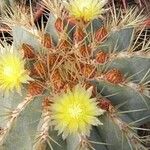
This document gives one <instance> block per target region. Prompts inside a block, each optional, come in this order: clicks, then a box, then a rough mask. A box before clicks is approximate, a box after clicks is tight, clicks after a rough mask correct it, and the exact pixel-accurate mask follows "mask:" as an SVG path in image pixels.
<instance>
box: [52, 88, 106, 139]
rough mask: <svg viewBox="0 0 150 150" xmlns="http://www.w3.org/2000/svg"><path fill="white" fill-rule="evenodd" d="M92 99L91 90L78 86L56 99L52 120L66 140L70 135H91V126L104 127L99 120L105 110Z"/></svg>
mask: <svg viewBox="0 0 150 150" xmlns="http://www.w3.org/2000/svg"><path fill="white" fill-rule="evenodd" d="M90 97H91V90H89V89H88V90H85V89H84V88H83V87H82V86H80V85H77V86H76V87H75V88H74V89H73V90H72V91H68V92H67V93H64V94H62V95H61V96H58V97H56V99H54V104H53V105H52V118H53V121H54V124H55V129H56V130H58V133H59V134H61V133H62V137H63V138H64V139H65V138H66V137H67V136H68V135H72V134H73V135H74V134H81V135H87V136H88V135H89V134H90V129H91V125H95V126H97V125H102V123H101V122H100V121H99V119H98V118H97V117H98V116H99V115H101V114H103V112H104V110H102V109H100V108H99V107H98V106H97V102H96V100H95V99H94V98H90Z"/></svg>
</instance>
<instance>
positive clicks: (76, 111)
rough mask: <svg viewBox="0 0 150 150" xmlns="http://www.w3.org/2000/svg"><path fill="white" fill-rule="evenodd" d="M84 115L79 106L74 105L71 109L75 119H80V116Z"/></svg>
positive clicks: (70, 111) (70, 112)
mask: <svg viewBox="0 0 150 150" xmlns="http://www.w3.org/2000/svg"><path fill="white" fill-rule="evenodd" d="M81 113H82V109H81V108H80V106H79V105H73V106H72V107H71V108H69V114H70V115H71V117H73V118H78V117H79V116H80V114H81Z"/></svg>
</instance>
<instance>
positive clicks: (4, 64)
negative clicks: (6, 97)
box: [0, 46, 30, 93]
mask: <svg viewBox="0 0 150 150" xmlns="http://www.w3.org/2000/svg"><path fill="white" fill-rule="evenodd" d="M0 51H1V52H0V89H1V90H2V91H4V93H9V92H10V91H13V90H17V92H20V90H21V84H22V83H26V82H27V80H30V77H29V76H28V74H27V71H26V70H25V69H24V65H25V62H24V60H23V59H22V57H21V55H19V54H18V53H17V52H15V51H14V50H13V48H12V47H9V46H5V47H0Z"/></svg>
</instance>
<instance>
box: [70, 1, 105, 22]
mask: <svg viewBox="0 0 150 150" xmlns="http://www.w3.org/2000/svg"><path fill="white" fill-rule="evenodd" d="M106 3H107V0H70V1H69V6H68V10H69V12H70V14H71V15H72V16H73V17H74V18H75V19H79V20H80V19H83V20H84V21H91V20H93V19H95V18H97V17H100V16H101V14H102V13H103V12H104V11H105V10H104V9H103V7H104V5H105V4H106Z"/></svg>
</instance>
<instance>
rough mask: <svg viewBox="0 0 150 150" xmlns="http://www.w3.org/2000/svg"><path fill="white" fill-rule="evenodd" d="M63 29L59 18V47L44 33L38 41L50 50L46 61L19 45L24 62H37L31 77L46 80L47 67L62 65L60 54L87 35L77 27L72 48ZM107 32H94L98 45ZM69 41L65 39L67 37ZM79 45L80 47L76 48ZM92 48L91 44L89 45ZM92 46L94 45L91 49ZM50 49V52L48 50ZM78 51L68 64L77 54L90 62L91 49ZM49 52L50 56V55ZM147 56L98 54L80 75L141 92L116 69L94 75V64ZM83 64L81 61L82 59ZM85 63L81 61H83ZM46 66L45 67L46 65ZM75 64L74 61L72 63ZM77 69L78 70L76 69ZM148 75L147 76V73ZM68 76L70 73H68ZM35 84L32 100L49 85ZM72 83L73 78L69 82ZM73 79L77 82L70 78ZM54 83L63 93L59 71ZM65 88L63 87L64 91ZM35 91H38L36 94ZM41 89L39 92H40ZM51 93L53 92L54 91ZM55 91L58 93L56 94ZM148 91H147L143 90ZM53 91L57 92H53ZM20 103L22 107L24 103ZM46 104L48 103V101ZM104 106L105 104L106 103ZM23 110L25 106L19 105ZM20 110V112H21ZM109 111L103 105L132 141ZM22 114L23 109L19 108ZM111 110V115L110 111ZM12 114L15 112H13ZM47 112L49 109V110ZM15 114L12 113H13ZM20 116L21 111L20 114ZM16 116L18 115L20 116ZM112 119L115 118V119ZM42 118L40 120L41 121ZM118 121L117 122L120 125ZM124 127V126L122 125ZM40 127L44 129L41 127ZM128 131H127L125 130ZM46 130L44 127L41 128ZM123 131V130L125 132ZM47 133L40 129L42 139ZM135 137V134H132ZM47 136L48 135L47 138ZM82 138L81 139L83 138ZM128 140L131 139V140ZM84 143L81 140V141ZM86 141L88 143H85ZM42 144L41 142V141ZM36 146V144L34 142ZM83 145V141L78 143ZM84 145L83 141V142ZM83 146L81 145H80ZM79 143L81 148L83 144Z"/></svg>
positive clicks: (141, 89) (80, 69) (125, 125)
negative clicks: (63, 34) (27, 60)
mask: <svg viewBox="0 0 150 150" xmlns="http://www.w3.org/2000/svg"><path fill="white" fill-rule="evenodd" d="M62 26H63V21H62V20H61V18H58V19H57V20H56V22H55V27H56V29H57V31H58V35H60V37H59V38H60V41H59V44H58V45H57V47H56V48H54V45H55V44H53V42H52V38H51V36H50V35H49V34H44V36H43V38H42V40H41V44H42V45H43V46H44V47H45V48H46V49H47V50H49V51H50V55H49V53H48V54H46V56H45V57H46V61H45V60H44V59H45V57H43V58H42V59H41V57H40V56H38V54H36V53H35V50H34V49H33V48H32V47H31V46H30V45H29V44H26V43H24V44H23V45H22V50H23V51H22V52H23V55H24V57H25V59H29V60H32V59H37V62H36V63H35V64H34V67H33V70H31V76H34V75H36V76H37V79H38V78H41V79H43V80H45V78H47V72H48V70H49V65H50V64H52V66H53V65H54V64H56V68H57V67H59V65H61V63H62V64H63V62H65V61H64V59H65V58H62V54H64V52H66V50H67V49H69V50H70V49H72V47H74V46H75V48H76V49H77V48H79V47H80V46H81V45H82V44H81V45H80V43H82V42H83V41H84V39H85V37H86V36H88V35H86V34H85V32H83V31H82V30H81V29H80V28H76V31H75V34H74V42H75V43H74V44H75V45H74V44H73V45H71V44H70V42H69V41H68V40H67V39H66V37H65V39H64V37H62V34H60V33H61V32H62V31H64V28H63V27H62ZM107 34H108V33H107V29H105V28H104V27H101V28H100V29H99V30H98V31H97V33H96V34H95V39H94V40H95V41H96V42H98V43H100V42H102V41H103V40H104V39H105V38H106V37H107ZM67 38H68V37H67ZM78 46H79V47H78ZM92 46H93V45H92ZM93 47H95V46H93ZM54 49H56V50H60V51H61V52H62V54H61V55H58V53H57V51H56V55H55V52H54V51H53V50H54ZM143 49H144V50H145V49H148V47H146V48H143ZM51 50H52V51H51ZM79 51H80V53H79V54H77V56H76V57H75V56H73V55H71V56H69V57H70V58H69V61H72V59H76V61H79V60H80V58H78V55H79V56H81V58H84V57H87V58H88V61H89V56H90V54H91V51H92V50H91V48H90V47H89V46H87V45H84V44H83V45H82V46H81V47H80V48H79ZM51 53H52V54H51ZM141 55H142V57H144V58H145V57H148V56H147V55H145V52H144V51H143V50H141V51H135V52H133V51H129V52H128V51H126V52H116V53H115V52H104V51H99V52H98V53H97V55H96V58H95V59H94V60H92V63H93V64H94V67H93V65H91V64H89V63H86V64H81V66H79V70H78V71H79V72H80V71H81V74H82V75H83V76H84V78H86V79H87V78H88V79H98V80H104V81H107V82H109V83H112V84H116V85H121V86H129V87H131V88H133V89H134V90H137V91H138V92H143V91H145V89H143V87H145V86H142V85H139V84H136V83H132V82H126V79H125V77H124V75H123V74H122V72H121V71H120V70H118V69H117V68H113V69H111V70H108V71H106V72H104V73H101V74H97V73H96V67H95V65H97V64H98V65H99V64H100V65H104V66H105V64H107V62H109V61H113V60H115V59H120V58H131V57H133V56H138V57H141ZM81 61H82V60H81ZM84 61H85V60H83V62H84ZM57 62H59V63H60V62H61V63H60V64H57ZM47 63H48V64H47ZM75 63H76V62H75ZM73 64H74V63H73ZM77 65H80V64H78V62H77ZM77 68H78V67H77ZM147 74H148V73H147ZM69 75H70V74H69ZM41 79H40V81H38V83H39V82H40V83H41V84H42V85H41V84H38V83H37V82H30V84H29V93H30V94H31V95H30V96H31V97H34V96H35V95H36V96H37V95H38V94H42V93H43V88H41V87H45V86H46V85H47V84H48V85H50V84H51V83H50V84H49V83H48V82H47V81H46V82H44V84H43V80H41ZM71 80H72V79H71ZM73 80H75V82H76V80H77V79H73ZM52 81H53V87H55V89H59V90H64V89H65V86H66V85H64V83H63V75H61V70H57V69H56V70H55V69H54V70H53V73H52V75H51V78H50V82H52ZM67 88H68V87H66V89H67ZM37 89H38V91H37ZM41 89H42V90H41ZM53 90H54V89H53ZM59 90H58V91H59ZM146 90H147V89H146ZM54 91H56V90H54ZM58 91H57V92H58ZM26 101H28V102H30V100H26V99H25V101H24V102H25V103H26ZM24 102H22V104H23V103H24ZM48 102H49V100H48ZM100 103H103V101H100ZM106 103H107V102H106ZM107 105H109V107H110V106H111V105H110V104H107ZM19 106H20V104H19V105H18V107H19ZM22 106H23V107H24V108H25V106H24V105H22ZM100 106H101V108H103V107H104V106H102V104H100ZM18 107H17V110H18ZM46 107H47V104H46V105H44V109H43V114H44V113H45V109H46ZM24 108H23V109H24ZM111 108H112V109H111V111H110V108H108V106H105V107H104V109H106V110H107V111H108V112H109V113H110V116H111V117H112V119H113V121H114V122H115V123H116V124H117V125H118V126H119V128H120V130H122V131H123V132H126V133H127V136H129V137H128V138H131V137H130V136H132V135H130V133H132V132H130V129H129V128H128V126H127V124H126V123H124V122H122V121H121V120H120V119H118V117H117V116H116V115H114V114H115V113H114V108H113V107H112V106H111ZM20 110H21V111H22V109H20ZM112 110H113V112H112ZM14 111H15V110H14ZM48 111H49V110H48ZM48 111H47V110H46V116H44V117H47V116H48V115H47V113H48ZM13 113H14V112H12V114H13ZM19 113H20V112H19ZM19 113H18V114H19ZM114 116H115V117H114ZM17 117H18V116H16V117H15V119H16V118H17ZM12 119H13V121H11V120H9V123H10V122H12V123H13V122H14V117H12ZM41 119H43V118H41ZM119 121H120V122H119ZM46 123H47V125H46V127H47V126H48V124H49V119H48V120H46V122H45V121H44V122H43V125H44V124H46ZM122 125H123V126H122ZM10 128H11V127H10V125H9V129H10ZM42 128H43V126H42ZM126 128H127V129H126ZM44 129H45V128H44ZM124 130H125V131H124ZM4 131H5V129H4ZM47 132H48V129H47V130H42V131H41V133H44V136H45V134H47ZM132 134H133V135H134V133H132ZM44 136H43V137H40V138H41V140H39V142H41V141H42V140H46V138H45V137H44ZM46 136H47V135H46ZM82 139H84V138H82ZM130 140H131V139H130ZM81 141H83V140H81ZM86 141H87V140H86ZM137 141H138V140H137V139H136V141H135V142H137ZM42 142H43V141H42ZM138 142H139V141H138ZM37 143H38V141H37ZM81 143H82V142H81ZM83 143H84V142H83ZM83 143H82V144H83ZM82 144H81V145H82Z"/></svg>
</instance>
